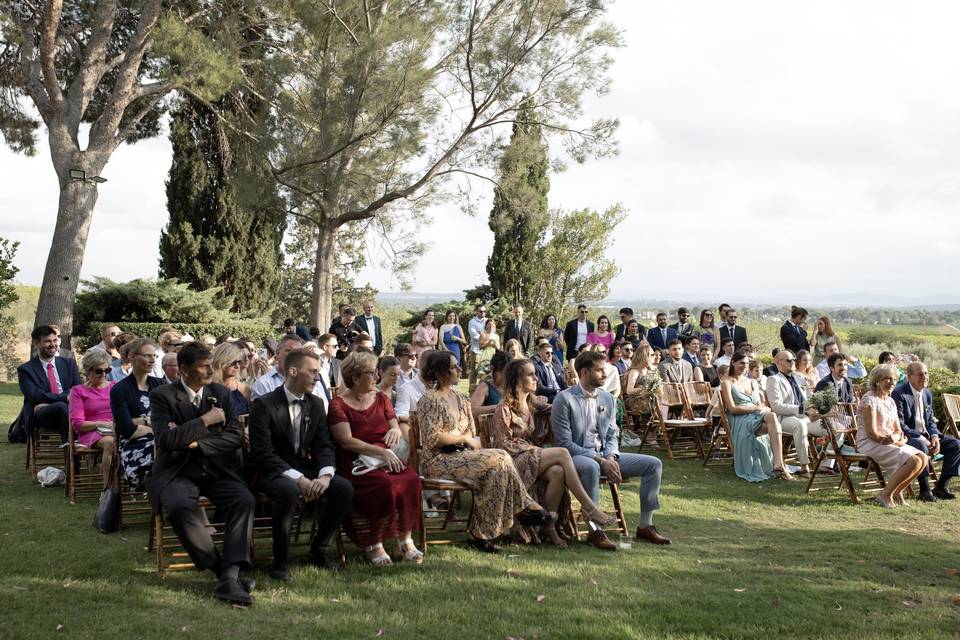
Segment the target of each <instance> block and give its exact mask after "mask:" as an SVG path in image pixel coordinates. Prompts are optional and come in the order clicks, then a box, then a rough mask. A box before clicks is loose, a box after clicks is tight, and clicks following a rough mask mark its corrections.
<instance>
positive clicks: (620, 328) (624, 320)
mask: <svg viewBox="0 0 960 640" xmlns="http://www.w3.org/2000/svg"><path fill="white" fill-rule="evenodd" d="M631 320H633V309H631V308H630V307H623V308H622V309H620V324H618V325H617V326H616V328H615V329H614V333H615V334H616V339H617V340H618V341H619V340H623V336H625V335H626V334H627V325H628V324H630V321H631ZM638 324H639V323H638Z"/></svg>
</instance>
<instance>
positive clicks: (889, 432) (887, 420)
mask: <svg viewBox="0 0 960 640" xmlns="http://www.w3.org/2000/svg"><path fill="white" fill-rule="evenodd" d="M897 377H898V372H897V368H896V367H895V366H893V365H889V364H880V365H877V366H876V367H874V368H873V370H872V371H871V372H870V377H869V378H868V379H867V386H868V387H869V391H867V392H866V393H865V394H863V397H862V398H860V406H859V411H860V416H859V419H858V425H859V428H858V429H857V450H858V451H859V452H860V453H862V454H865V455H868V456H870V457H871V458H872V459H873V461H874V462H876V463H877V464H878V465H880V469H881V471H883V475H884V477H885V479H886V481H887V484H886V485H885V486H884V488H883V491H881V492H880V493H878V494H877V497H876V498H874V500H875V501H876V503H877V504H879V505H880V506H881V507H883V508H884V509H890V508H893V507H897V506H905V505H906V504H907V503H906V501H905V500H904V499H903V490H904V489H906V488H907V487H909V486H910V483H911V482H913V479H914V478H916V477H917V476H918V475H920V472H921V471H923V470H924V469H926V468H927V456H926V454H924V453H923V452H922V451H920V450H919V449H915V448H913V447H911V446H910V445H908V444H907V437H906V436H905V435H904V434H903V430H902V429H901V428H900V419H899V417H898V414H897V405H896V403H895V402H894V401H893V398H892V397H891V395H890V394H891V393H892V392H893V388H894V387H895V386H896V384H897Z"/></svg>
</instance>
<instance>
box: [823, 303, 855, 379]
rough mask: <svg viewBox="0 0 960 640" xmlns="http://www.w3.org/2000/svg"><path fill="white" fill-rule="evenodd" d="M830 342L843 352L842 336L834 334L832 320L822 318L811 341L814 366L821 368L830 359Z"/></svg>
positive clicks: (825, 317)
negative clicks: (828, 347) (827, 350)
mask: <svg viewBox="0 0 960 640" xmlns="http://www.w3.org/2000/svg"><path fill="white" fill-rule="evenodd" d="M828 342H833V343H835V344H836V345H837V351H843V343H841V342H840V336H838V335H837V334H836V333H835V332H834V330H833V325H832V324H831V323H830V318H828V317H827V316H820V317H819V318H817V326H816V327H815V328H814V330H813V338H812V339H811V341H810V346H811V347H812V349H813V364H814V365H817V366H819V365H820V363H821V362H822V361H823V360H825V359H826V358H827V357H828V356H827V353H826V348H827V343H828ZM864 375H866V372H864ZM854 377H856V376H854Z"/></svg>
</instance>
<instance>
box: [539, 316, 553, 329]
mask: <svg viewBox="0 0 960 640" xmlns="http://www.w3.org/2000/svg"><path fill="white" fill-rule="evenodd" d="M550 318H553V328H554V329H556V328H557V316H555V315H553V314H552V313H548V314H547V315H545V316H543V322H541V323H540V328H541V329H549V328H550V327H549V325H548V324H547V321H548V320H549V319H550Z"/></svg>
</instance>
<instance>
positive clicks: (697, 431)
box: [644, 382, 710, 458]
mask: <svg viewBox="0 0 960 640" xmlns="http://www.w3.org/2000/svg"><path fill="white" fill-rule="evenodd" d="M660 391H661V393H660V411H658V412H656V413H655V414H654V416H653V420H651V424H655V425H656V428H657V435H658V436H659V437H660V440H661V444H662V445H663V448H664V450H665V451H666V453H667V457H668V458H693V457H695V458H703V457H704V451H703V443H702V442H701V431H703V430H704V429H705V428H707V426H708V425H710V421H708V420H703V419H700V420H695V419H694V418H693V413H692V410H691V409H690V405H689V402H688V399H687V396H686V394H685V393H684V390H683V384H682V383H679V382H665V383H663V384H662V385H661V387H660ZM645 436H646V434H644V437H645Z"/></svg>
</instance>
